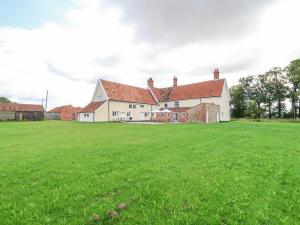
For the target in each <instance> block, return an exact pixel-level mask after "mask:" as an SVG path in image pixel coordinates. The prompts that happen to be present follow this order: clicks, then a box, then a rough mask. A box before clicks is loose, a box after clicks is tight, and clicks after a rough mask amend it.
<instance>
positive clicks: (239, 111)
mask: <svg viewBox="0 0 300 225" xmlns="http://www.w3.org/2000/svg"><path fill="white" fill-rule="evenodd" d="M229 92H230V96H231V101H230V104H231V106H232V111H231V114H232V117H235V118H242V117H244V116H245V110H246V106H247V103H246V95H245V90H244V89H243V88H242V86H241V85H239V84H238V85H235V86H232V87H231V88H230V90H229Z"/></svg>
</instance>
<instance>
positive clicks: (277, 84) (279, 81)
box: [265, 67, 288, 118]
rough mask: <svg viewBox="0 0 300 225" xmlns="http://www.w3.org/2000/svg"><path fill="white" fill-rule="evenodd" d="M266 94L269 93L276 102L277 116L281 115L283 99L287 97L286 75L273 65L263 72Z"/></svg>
mask: <svg viewBox="0 0 300 225" xmlns="http://www.w3.org/2000/svg"><path fill="white" fill-rule="evenodd" d="M265 77H266V81H267V83H266V88H267V89H269V90H267V92H266V93H267V95H271V99H272V100H273V101H275V102H276V104H277V113H278V118H281V117H282V109H283V107H284V101H285V99H286V97H287V93H288V87H287V77H286V76H285V74H284V73H283V70H282V69H281V68H280V67H273V68H271V69H270V70H269V71H268V72H266V73H265Z"/></svg>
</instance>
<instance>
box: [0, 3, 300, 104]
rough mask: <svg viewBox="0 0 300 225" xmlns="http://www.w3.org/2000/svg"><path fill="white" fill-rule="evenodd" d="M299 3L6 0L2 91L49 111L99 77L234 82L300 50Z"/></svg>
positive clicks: (80, 95)
mask: <svg viewBox="0 0 300 225" xmlns="http://www.w3.org/2000/svg"><path fill="white" fill-rule="evenodd" d="M299 8H300V1H299V0H252V1H249V0H184V1H183V0H181V1H180V0H179V1H174V0H151V1H148V0H126V1H125V0H65V1H61V0H39V1H36V0H23V1H19V0H0V96H6V97H8V98H10V99H11V100H12V101H16V102H19V103H34V104H41V102H42V99H43V98H45V95H46V91H47V90H49V99H48V109H49V108H53V107H55V106H60V105H65V104H72V105H74V106H82V107H83V106H85V105H86V104H88V103H89V102H90V101H91V97H92V94H93V91H94V89H95V86H96V82H97V80H98V79H100V78H102V79H107V80H112V81H116V82H122V83H126V84H131V85H135V86H140V87H146V81H147V79H148V78H149V77H152V78H153V79H154V85H155V86H157V87H166V86H171V85H172V78H173V77H174V76H177V77H178V84H179V85H180V84H187V83H193V82H200V81H204V80H209V79H212V78H213V70H214V69H215V68H219V70H220V72H221V74H220V76H221V78H226V79H227V82H228V84H229V86H232V85H234V84H236V83H237V81H238V79H239V78H240V77H243V76H247V75H256V74H262V73H264V72H266V71H267V70H269V69H270V68H271V67H274V66H282V67H285V66H286V65H287V64H288V63H289V62H290V61H291V60H293V59H296V58H299V57H300V45H299V40H300V29H299V25H298V23H299V21H300V13H298V11H299Z"/></svg>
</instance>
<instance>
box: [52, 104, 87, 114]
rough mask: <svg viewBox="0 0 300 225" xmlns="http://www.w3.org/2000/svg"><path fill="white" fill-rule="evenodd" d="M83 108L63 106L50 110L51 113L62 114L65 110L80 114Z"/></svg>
mask: <svg viewBox="0 0 300 225" xmlns="http://www.w3.org/2000/svg"><path fill="white" fill-rule="evenodd" d="M81 109H82V108H80V107H73V106H72V105H63V106H59V107H56V108H54V109H51V110H49V111H48V112H49V113H61V112H62V111H63V110H68V111H74V112H79V111H80V110H81Z"/></svg>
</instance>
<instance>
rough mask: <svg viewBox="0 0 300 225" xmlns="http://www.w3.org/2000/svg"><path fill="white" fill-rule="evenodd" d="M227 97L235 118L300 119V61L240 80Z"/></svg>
mask: <svg viewBox="0 0 300 225" xmlns="http://www.w3.org/2000/svg"><path fill="white" fill-rule="evenodd" d="M230 96H231V115H232V117H234V118H244V117H245V118H297V117H298V118H300V59H296V60H294V61H292V62H290V64H289V65H288V66H287V67H285V68H281V67H273V68H271V69H270V70H269V71H267V72H265V73H264V74H259V75H251V76H247V77H243V78H240V79H239V82H238V84H237V85H235V86H232V87H231V88H230ZM289 102H290V105H291V107H288V106H287V104H289Z"/></svg>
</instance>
